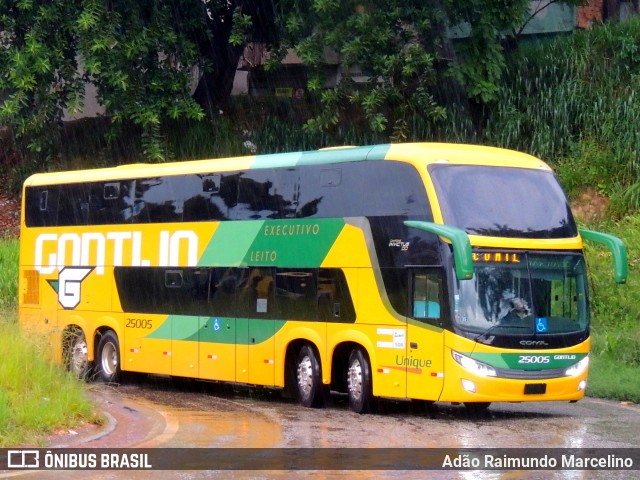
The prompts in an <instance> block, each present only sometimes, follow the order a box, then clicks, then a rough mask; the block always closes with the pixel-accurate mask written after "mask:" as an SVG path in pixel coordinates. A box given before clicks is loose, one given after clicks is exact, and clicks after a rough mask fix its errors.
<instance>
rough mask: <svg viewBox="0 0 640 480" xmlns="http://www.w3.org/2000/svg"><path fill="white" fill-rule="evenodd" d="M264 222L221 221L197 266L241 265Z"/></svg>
mask: <svg viewBox="0 0 640 480" xmlns="http://www.w3.org/2000/svg"><path fill="white" fill-rule="evenodd" d="M263 223H264V222H260V221H238V222H222V223H220V225H219V226H218V229H217V230H216V233H215V234H214V235H213V237H212V238H211V241H210V242H209V245H207V248H206V249H205V251H204V252H203V254H202V256H201V257H200V261H199V262H198V266H222V267H235V266H238V265H242V262H243V260H244V258H245V257H246V255H247V251H249V249H250V247H251V244H252V243H253V242H254V240H255V238H256V236H257V235H258V233H259V232H260V231H261V230H262V225H263Z"/></svg>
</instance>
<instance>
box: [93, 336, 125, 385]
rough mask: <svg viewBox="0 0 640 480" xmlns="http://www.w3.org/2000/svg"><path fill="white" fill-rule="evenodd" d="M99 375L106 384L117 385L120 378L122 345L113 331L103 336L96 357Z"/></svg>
mask: <svg viewBox="0 0 640 480" xmlns="http://www.w3.org/2000/svg"><path fill="white" fill-rule="evenodd" d="M96 366H97V374H98V377H99V378H100V380H102V381H103V382H105V383H117V382H118V380H119V378H120V345H119V344H118V337H117V336H116V334H115V333H113V332H112V331H111V330H109V331H107V332H105V333H103V334H102V337H101V338H100V343H98V355H97V357H96Z"/></svg>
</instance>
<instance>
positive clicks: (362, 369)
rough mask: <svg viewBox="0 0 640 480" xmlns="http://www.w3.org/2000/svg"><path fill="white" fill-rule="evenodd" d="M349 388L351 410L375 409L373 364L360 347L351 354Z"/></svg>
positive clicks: (365, 411)
mask: <svg viewBox="0 0 640 480" xmlns="http://www.w3.org/2000/svg"><path fill="white" fill-rule="evenodd" d="M347 390H348V393H349V408H350V409H351V411H353V412H356V413H367V412H370V411H372V410H373V395H372V392H373V390H372V382H371V366H370V365H369V360H368V359H367V356H366V355H365V354H364V352H363V351H362V349H360V348H355V349H353V350H352V351H351V355H349V368H348V370H347Z"/></svg>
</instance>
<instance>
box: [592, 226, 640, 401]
mask: <svg viewBox="0 0 640 480" xmlns="http://www.w3.org/2000/svg"><path fill="white" fill-rule="evenodd" d="M597 228H598V229H600V230H603V231H607V232H611V233H613V234H614V235H617V236H619V237H620V238H621V239H622V240H623V241H624V243H625V245H626V247H627V252H628V256H629V277H628V279H627V283H626V285H616V284H615V283H614V282H613V276H612V274H611V272H612V265H611V256H610V254H609V253H608V251H606V250H605V249H603V248H600V247H596V246H594V245H592V244H589V243H587V244H586V245H585V250H586V253H587V260H588V265H589V270H590V275H589V277H590V278H589V280H590V284H591V307H592V329H591V335H592V337H591V338H592V358H593V363H592V366H591V369H590V377H589V390H588V393H589V394H590V395H597V396H600V397H606V398H617V399H619V400H631V401H635V402H637V401H639V400H640V390H639V389H638V386H639V385H640V382H639V381H638V380H639V377H638V375H639V373H638V372H640V369H639V368H638V367H640V328H639V325H638V319H639V318H640V304H639V303H638V302H637V301H636V298H637V292H638V291H640V216H638V215H634V216H629V217H626V218H625V219H623V220H622V221H620V222H616V223H614V222H607V223H605V224H602V225H598V226H597Z"/></svg>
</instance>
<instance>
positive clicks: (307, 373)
mask: <svg viewBox="0 0 640 480" xmlns="http://www.w3.org/2000/svg"><path fill="white" fill-rule="evenodd" d="M298 387H299V388H300V392H301V393H302V394H303V395H304V396H305V397H308V396H309V395H311V389H312V388H313V368H312V365H311V359H310V358H309V357H308V356H305V357H304V358H303V359H302V360H301V361H300V363H299V364H298Z"/></svg>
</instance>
